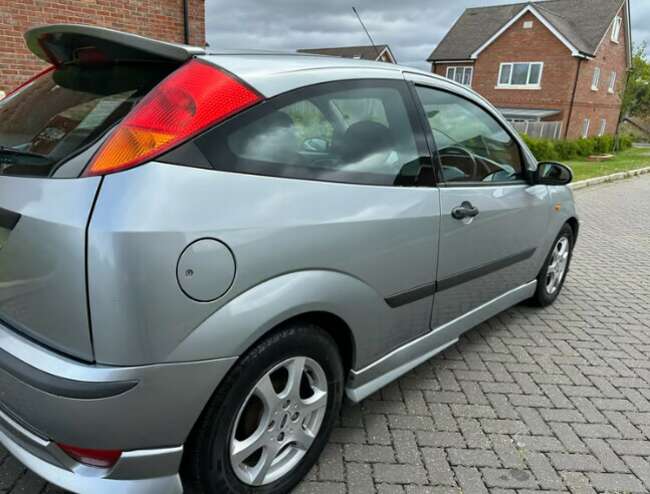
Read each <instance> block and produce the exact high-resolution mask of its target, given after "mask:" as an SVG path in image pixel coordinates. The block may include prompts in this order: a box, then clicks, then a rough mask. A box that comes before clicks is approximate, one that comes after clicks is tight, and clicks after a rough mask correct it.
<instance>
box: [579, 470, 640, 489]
mask: <svg viewBox="0 0 650 494" xmlns="http://www.w3.org/2000/svg"><path fill="white" fill-rule="evenodd" d="M587 476H588V477H589V480H590V481H591V484H592V485H593V486H594V487H595V488H596V489H597V490H599V491H606V492H644V493H645V492H647V491H646V490H645V488H644V487H643V483H642V482H641V481H640V480H639V479H638V478H637V477H635V476H634V475H631V474H623V473H589V474H587Z"/></svg>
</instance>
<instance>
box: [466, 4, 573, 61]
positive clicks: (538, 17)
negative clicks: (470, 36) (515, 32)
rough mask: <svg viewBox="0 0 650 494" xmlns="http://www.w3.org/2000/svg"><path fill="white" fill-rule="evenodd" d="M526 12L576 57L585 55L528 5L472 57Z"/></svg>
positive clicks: (474, 55) (475, 55)
mask: <svg viewBox="0 0 650 494" xmlns="http://www.w3.org/2000/svg"><path fill="white" fill-rule="evenodd" d="M526 14H532V15H533V16H534V17H535V18H536V19H537V20H538V21H539V22H541V23H542V24H543V25H544V26H545V27H546V28H547V29H548V30H549V31H550V32H551V33H552V34H553V35H554V36H555V37H556V38H557V39H558V40H559V41H560V42H561V43H562V44H563V45H564V46H566V47H567V48H568V49H569V51H570V52H571V54H572V55H573V56H574V57H583V56H584V55H582V54H581V53H580V50H578V48H576V47H575V46H574V45H573V44H572V43H571V42H570V41H569V40H568V39H567V38H566V37H565V36H564V35H563V34H562V33H561V32H560V31H558V30H557V29H556V28H555V27H554V26H553V24H551V23H550V22H549V21H548V20H547V19H546V18H545V17H544V16H543V15H542V14H540V12H539V11H538V10H537V9H536V8H535V7H533V6H532V5H528V6H527V7H526V8H524V9H522V10H521V11H520V12H519V13H518V14H517V15H516V16H514V17H513V18H512V19H510V20H509V21H508V22H507V23H506V24H505V25H504V26H503V27H502V28H501V29H499V30H498V31H497V32H496V33H494V35H493V36H492V37H490V39H488V40H487V41H486V42H485V43H483V44H482V45H481V46H480V47H479V48H478V49H477V50H476V51H474V52H473V53H472V54H471V56H470V58H472V59H476V58H478V56H479V55H480V54H481V52H483V51H484V50H485V49H486V48H487V47H488V46H490V45H491V44H492V43H494V41H495V40H496V39H497V38H499V37H500V36H501V35H502V34H503V33H504V32H506V31H507V30H508V29H510V27H511V26H513V25H514V24H515V23H517V22H518V21H519V20H520V19H521V18H522V17H524V16H525V15H526Z"/></svg>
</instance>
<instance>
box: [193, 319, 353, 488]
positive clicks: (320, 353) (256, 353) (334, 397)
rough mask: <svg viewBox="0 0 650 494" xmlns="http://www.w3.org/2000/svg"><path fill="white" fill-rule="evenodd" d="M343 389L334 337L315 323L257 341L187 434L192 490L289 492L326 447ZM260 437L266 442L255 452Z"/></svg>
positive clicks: (341, 367)
mask: <svg viewBox="0 0 650 494" xmlns="http://www.w3.org/2000/svg"><path fill="white" fill-rule="evenodd" d="M300 369H302V370H300ZM298 375H300V377H298V378H297V379H296V376H298ZM296 383H299V384H296ZM270 386H271V387H272V389H271V388H270ZM343 386H344V371H343V364H342V361H341V356H340V353H339V350H338V347H337V345H336V342H335V341H334V340H333V338H332V337H331V336H330V335H329V334H328V333H327V332H325V331H324V330H323V329H321V328H320V327H318V326H316V325H314V324H292V325H290V326H287V327H285V328H283V329H281V330H280V331H278V332H276V333H274V334H273V335H271V336H270V337H268V338H266V339H265V340H263V341H262V342H260V343H259V344H257V345H256V346H255V347H254V348H253V349H251V350H250V351H249V352H248V353H247V354H245V355H244V356H243V357H242V358H241V359H240V360H239V361H238V362H237V363H236V364H235V366H234V367H233V369H232V370H231V371H230V372H229V374H228V375H227V377H226V378H225V379H224V381H223V382H222V383H221V384H220V385H219V387H218V389H217V391H216V392H215V394H214V395H213V396H212V398H211V399H210V401H209V403H208V404H207V406H206V408H205V410H204V412H203V413H202V415H201V417H200V419H199V421H198V422H197V424H196V425H195V427H194V429H193V431H192V434H191V435H190V438H189V439H188V442H187V444H186V453H185V457H184V465H183V476H184V480H185V481H186V483H188V484H189V486H187V487H188V488H189V490H190V492H196V493H206V494H207V493H210V494H212V493H219V494H222V493H228V494H240V493H256V494H279V493H285V492H289V491H290V490H291V489H292V488H293V487H294V486H295V485H296V484H298V483H299V482H300V480H301V479H302V478H303V477H304V476H305V475H306V474H307V473H308V471H309V470H310V468H311V467H312V466H313V465H314V463H315V462H316V460H317V459H318V457H319V455H320V454H321V452H322V450H323V448H324V447H325V445H326V443H327V440H328V438H329V435H330V433H331V431H332V429H333V427H334V425H335V423H336V420H337V418H338V415H339V411H340V408H341V402H342V399H343ZM324 390H325V392H326V396H324V395H323V394H322V393H323V391H324ZM275 396H277V397H278V400H277V401H276V399H275ZM317 405H318V406H319V407H320V408H316V406H317ZM312 408H313V409H314V411H311V410H312ZM301 413H303V414H302V415H300V414H301ZM256 438H259V440H257V441H258V443H259V444H261V445H262V446H261V447H260V448H259V449H257V450H255V451H253V450H252V448H255V447H257V445H258V443H256V442H255V441H256ZM293 439H295V443H292V442H291V441H292V440H293ZM310 441H311V444H309V442H310ZM251 444H252V446H250V448H249V449H246V448H247V447H248V445H251ZM249 450H250V451H249ZM249 453H251V454H250V455H249ZM247 455H248V456H247ZM272 455H275V460H273V461H271V460H270V458H271V456H272ZM281 460H282V461H281ZM276 463H277V465H276ZM264 467H266V468H267V471H266V473H263V472H262V471H261V470H262V468H264Z"/></svg>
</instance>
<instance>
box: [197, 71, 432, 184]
mask: <svg viewBox="0 0 650 494" xmlns="http://www.w3.org/2000/svg"><path fill="white" fill-rule="evenodd" d="M408 98H409V94H408V89H407V87H406V85H405V83H402V82H401V81H400V82H395V83H393V82H391V81H357V82H341V83H331V84H322V85H316V86H313V87H309V88H303V89H300V90H298V91H295V92H293V93H289V94H286V95H281V96H279V97H277V98H274V99H272V100H269V101H267V102H266V103H264V104H262V105H260V106H259V107H258V108H253V109H252V110H250V111H248V112H245V113H244V114H242V115H240V116H237V117H235V118H234V119H232V120H231V121H229V122H226V123H225V124H224V125H221V126H218V127H217V128H215V129H213V130H212V131H210V132H208V133H207V134H205V135H203V136H201V137H200V138H199V139H197V141H196V142H197V145H198V146H199V148H200V149H201V150H202V151H203V152H204V154H205V155H206V156H207V157H208V159H209V161H210V162H211V164H212V165H213V166H214V167H215V168H216V169H218V170H225V171H233V172H240V173H251V174H257V175H269V176H276V177H285V178H302V179H310V180H323V181H331V182H346V183H356V184H369V185H398V186H417V185H431V184H424V183H420V181H421V180H420V178H421V177H424V176H426V177H431V172H430V171H429V173H423V168H426V167H428V168H429V170H430V169H431V165H430V160H427V158H426V150H425V149H422V148H421V146H418V143H417V140H416V136H415V132H414V128H415V123H414V116H413V113H414V112H413V111H412V109H411V108H409V106H408V105H409V104H411V103H410V101H411V100H409V99H408Z"/></svg>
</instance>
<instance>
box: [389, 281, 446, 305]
mask: <svg viewBox="0 0 650 494" xmlns="http://www.w3.org/2000/svg"><path fill="white" fill-rule="evenodd" d="M434 293H436V284H435V283H428V284H426V285H421V286H419V287H417V288H413V289H411V290H407V291H405V292H401V293H398V294H397V295H393V296H392V297H388V298H387V299H386V303H387V304H388V305H389V306H390V307H391V308H393V309H395V308H396V307H401V306H402V305H406V304H410V303H411V302H416V301H418V300H420V299H423V298H426V297H430V296H432V295H433V294H434Z"/></svg>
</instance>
